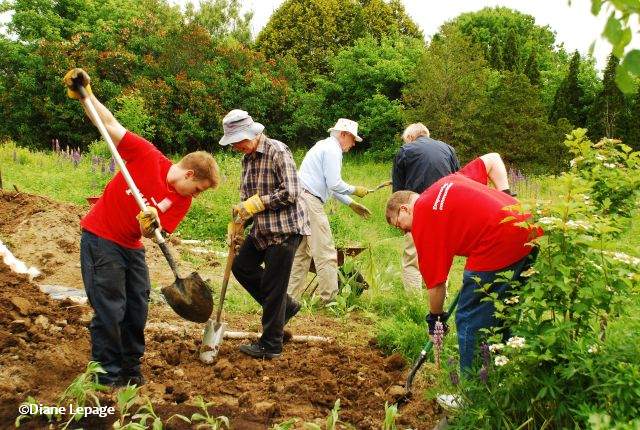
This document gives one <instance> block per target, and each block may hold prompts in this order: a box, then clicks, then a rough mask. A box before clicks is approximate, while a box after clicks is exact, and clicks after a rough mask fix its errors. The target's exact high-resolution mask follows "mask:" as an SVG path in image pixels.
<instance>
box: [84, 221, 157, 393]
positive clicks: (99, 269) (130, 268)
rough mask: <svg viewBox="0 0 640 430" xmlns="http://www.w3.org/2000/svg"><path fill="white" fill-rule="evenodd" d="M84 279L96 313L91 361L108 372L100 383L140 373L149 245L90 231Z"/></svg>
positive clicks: (145, 314) (146, 305) (92, 332)
mask: <svg viewBox="0 0 640 430" xmlns="http://www.w3.org/2000/svg"><path fill="white" fill-rule="evenodd" d="M80 266H81V268H82V281H83V282H84V288H85V290H86V292H87V298H88V299H89V303H90V304H91V307H93V310H94V315H93V319H92V320H91V325H90V326H89V331H90V332H91V359H92V360H93V361H97V362H99V363H100V364H101V365H102V368H103V369H104V370H105V371H106V372H107V373H106V374H102V375H100V377H99V381H100V383H103V384H105V383H110V382H114V381H115V380H116V379H117V378H118V377H119V376H122V377H124V378H127V377H131V376H140V359H141V358H142V355H143V354H144V327H145V325H146V322H147V311H148V308H149V292H150V289H151V283H150V281H149V271H148V269H147V264H146V262H145V259H144V249H129V248H124V247H122V246H120V245H118V244H117V243H115V242H111V241H110V240H107V239H103V238H101V237H99V236H96V235H95V234H93V233H89V232H88V231H86V230H84V231H83V232H82V238H81V239H80Z"/></svg>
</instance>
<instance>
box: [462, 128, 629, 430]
mask: <svg viewBox="0 0 640 430" xmlns="http://www.w3.org/2000/svg"><path fill="white" fill-rule="evenodd" d="M583 137H584V130H576V131H574V132H573V133H572V135H571V136H568V139H567V141H566V144H567V146H569V149H570V150H571V151H572V152H574V153H575V152H576V151H578V148H581V150H582V153H583V154H587V152H589V151H593V157H594V158H596V159H597V158H599V157H607V158H613V159H620V158H621V157H627V159H637V157H638V156H639V155H640V154H638V153H635V154H634V153H628V152H625V151H626V149H625V148H622V149H623V150H624V151H620V150H618V149H616V148H615V147H605V146H604V145H600V144H598V145H591V144H590V143H587V142H586V141H585V140H584V139H583ZM605 154H606V155H605ZM625 154H626V155H625ZM590 157H591V155H589V157H587V158H589V159H590ZM598 169H599V168H598V166H597V165H589V164H588V163H584V164H583V165H581V166H580V169H579V170H578V168H577V166H576V167H574V169H573V170H571V171H570V172H567V173H564V174H563V175H561V176H560V177H558V178H557V179H556V181H557V188H556V195H557V198H556V199H554V200H553V201H545V202H538V204H537V205H536V207H534V208H533V209H534V211H535V217H536V219H537V221H536V222H537V225H539V226H541V227H543V228H544V230H545V235H544V236H543V237H542V238H541V239H539V242H540V244H541V245H542V249H541V252H540V255H539V257H538V261H537V263H536V265H535V268H534V269H531V270H530V271H528V272H527V273H526V274H525V275H526V276H529V282H528V283H527V284H525V285H521V286H517V287H516V288H518V290H517V295H516V296H514V297H512V298H509V299H507V300H505V302H499V301H497V300H496V297H495V296H491V295H490V297H489V298H488V299H489V300H495V305H496V310H497V314H498V316H500V317H502V318H504V319H505V321H506V323H507V325H508V326H509V327H510V328H511V330H512V333H513V334H514V337H512V338H511V339H510V341H509V342H507V344H506V345H504V344H502V343H496V342H500V340H499V339H500V337H499V336H497V335H495V334H494V335H492V334H491V333H488V338H487V339H488V340H487V342H489V343H493V345H494V346H492V347H491V348H492V349H493V356H491V353H489V352H486V355H485V357H484V360H483V363H482V368H481V369H480V371H481V375H482V377H481V378H480V380H478V378H477V377H472V378H471V380H470V381H468V383H466V384H463V386H462V387H461V389H460V390H461V391H460V394H461V395H462V397H463V399H464V402H465V404H466V407H464V408H462V409H460V410H459V412H458V414H457V415H456V417H455V420H454V421H453V428H486V429H509V428H542V427H549V428H584V427H586V426H587V424H588V422H589V419H590V417H591V416H593V415H594V414H604V413H606V414H607V415H609V416H610V417H611V419H612V420H615V421H618V422H627V421H628V420H630V419H634V418H636V417H637V416H638V415H639V414H640V377H639V376H640V344H639V343H638V342H635V341H631V342H630V341H629V334H630V333H635V332H636V331H637V327H638V326H639V322H638V319H637V317H636V316H635V315H636V312H637V310H638V292H639V291H640V290H639V287H640V276H639V275H638V273H637V267H638V265H639V264H640V259H638V258H636V257H633V256H629V255H626V254H623V253H620V252H614V251H611V250H610V249H609V248H608V247H607V246H606V244H607V243H608V242H613V241H614V239H615V238H616V237H617V235H618V234H619V233H620V231H621V226H620V218H619V217H617V216H612V215H611V214H610V212H609V211H608V208H609V206H607V205H602V204H599V202H598V201H597V199H596V198H593V197H592V196H594V193H596V194H595V195H597V193H598V192H599V189H600V188H599V187H600V185H599V184H598V181H597V180H594V178H596V177H597V175H596V172H597V171H598ZM585 170H586V171H585ZM639 173H640V172H639V169H638V166H637V165H636V164H630V165H619V166H617V177H616V178H617V186H619V187H621V188H622V189H627V187H628V186H629V185H630V184H632V183H634V182H635V181H637V176H638V174H639ZM636 197H637V187H636V191H635V192H634V193H626V194H624V197H623V198H621V200H620V201H621V202H622V201H627V203H629V204H630V202H632V201H633V202H635V199H636ZM487 373H488V378H487V377H486V374H487ZM483 380H484V381H483ZM485 381H486V382H485ZM519 426H522V427H519Z"/></svg>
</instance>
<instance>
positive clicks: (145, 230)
mask: <svg viewBox="0 0 640 430" xmlns="http://www.w3.org/2000/svg"><path fill="white" fill-rule="evenodd" d="M136 218H137V219H138V223H139V224H140V231H141V232H142V235H143V236H144V237H146V238H149V239H150V238H152V237H154V232H155V230H156V228H161V225H160V218H159V217H158V210H157V209H156V208H154V207H152V206H147V208H146V209H145V210H144V211H140V213H139V214H138V215H136Z"/></svg>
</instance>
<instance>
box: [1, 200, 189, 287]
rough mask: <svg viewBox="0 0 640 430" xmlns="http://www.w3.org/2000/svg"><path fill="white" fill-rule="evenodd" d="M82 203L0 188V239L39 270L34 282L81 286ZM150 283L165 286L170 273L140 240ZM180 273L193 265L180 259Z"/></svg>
mask: <svg viewBox="0 0 640 430" xmlns="http://www.w3.org/2000/svg"><path fill="white" fill-rule="evenodd" d="M87 211H88V208H87V207H86V206H80V205H73V204H70V203H61V202H56V201H54V200H51V199H49V198H47V197H42V196H36V195H31V194H25V193H16V192H15V191H6V190H4V191H3V190H0V238H2V240H3V242H5V243H6V244H7V246H8V247H9V248H10V249H11V251H12V252H13V254H14V255H15V256H16V257H17V258H19V259H21V260H23V261H24V262H25V263H27V265H33V266H36V267H37V268H38V269H40V270H41V271H42V276H41V277H39V278H38V283H41V284H54V285H63V286H66V287H74V288H83V284H82V276H81V274H80V233H81V229H80V219H81V218H82V217H83V216H84V214H85V213H86V212H87ZM144 241H145V242H144V243H145V248H146V259H147V265H148V266H149V275H150V277H151V281H152V282H153V283H157V284H159V285H169V284H171V283H172V282H173V280H174V278H173V274H172V273H171V270H170V269H169V267H168V265H167V262H166V260H165V258H164V256H163V255H162V251H160V249H159V248H158V246H157V245H155V244H154V243H153V242H151V241H148V240H147V239H144ZM180 268H181V270H182V271H183V273H185V274H188V273H190V272H191V271H192V269H193V268H191V267H189V264H187V263H185V262H180Z"/></svg>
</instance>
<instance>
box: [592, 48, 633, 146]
mask: <svg viewBox="0 0 640 430" xmlns="http://www.w3.org/2000/svg"><path fill="white" fill-rule="evenodd" d="M618 63H619V60H618V58H617V57H616V56H615V55H614V54H613V53H611V55H609V60H608V61H607V67H606V68H605V70H604V77H603V80H602V90H601V91H600V92H599V93H598V95H597V96H596V98H595V100H594V102H593V105H592V106H591V110H590V112H589V118H588V124H587V125H588V129H589V136H590V137H591V139H592V140H595V141H598V140H600V139H601V138H603V137H609V138H613V137H618V138H619V137H621V132H622V129H621V126H622V124H624V121H625V119H626V118H625V115H626V114H627V112H626V106H625V98H624V95H623V94H622V91H620V89H619V88H618V86H617V85H616V81H615V79H616V68H617V67H618Z"/></svg>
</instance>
